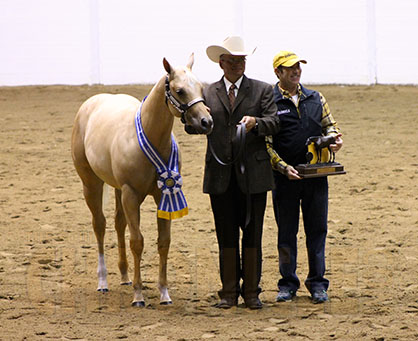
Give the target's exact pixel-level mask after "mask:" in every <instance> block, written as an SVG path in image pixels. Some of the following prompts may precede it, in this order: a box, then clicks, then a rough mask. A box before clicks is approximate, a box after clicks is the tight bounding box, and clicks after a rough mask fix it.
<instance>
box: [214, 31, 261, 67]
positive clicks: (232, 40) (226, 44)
mask: <svg viewBox="0 0 418 341" xmlns="http://www.w3.org/2000/svg"><path fill="white" fill-rule="evenodd" d="M255 49H256V47H255V48H254V49H253V50H249V51H246V50H245V49H244V41H243V40H242V38H241V37H238V36H232V37H228V38H226V39H225V40H224V41H223V42H222V46H219V45H211V46H209V47H208V48H207V49H206V54H207V55H208V57H209V59H210V60H211V61H213V62H215V63H219V57H220V56H221V55H223V54H231V55H233V56H250V55H252V54H253V53H254V51H255Z"/></svg>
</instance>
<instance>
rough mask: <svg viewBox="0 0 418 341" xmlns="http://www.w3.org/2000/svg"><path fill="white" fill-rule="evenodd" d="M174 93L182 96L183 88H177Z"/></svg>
mask: <svg viewBox="0 0 418 341" xmlns="http://www.w3.org/2000/svg"><path fill="white" fill-rule="evenodd" d="M176 94H177V95H179V96H182V95H184V90H183V89H177V90H176Z"/></svg>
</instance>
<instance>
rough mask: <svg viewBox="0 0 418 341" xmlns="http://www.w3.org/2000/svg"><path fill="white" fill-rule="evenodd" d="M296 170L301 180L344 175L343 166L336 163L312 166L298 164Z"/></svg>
mask: <svg viewBox="0 0 418 341" xmlns="http://www.w3.org/2000/svg"><path fill="white" fill-rule="evenodd" d="M295 168H296V170H297V171H298V172H299V176H300V177H301V178H317V177H321V176H328V175H339V174H345V173H346V171H344V166H343V165H342V164H340V163H338V162H328V163H314V164H309V163H306V164H300V165H297V166H296V167H295Z"/></svg>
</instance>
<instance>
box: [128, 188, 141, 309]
mask: <svg viewBox="0 0 418 341" xmlns="http://www.w3.org/2000/svg"><path fill="white" fill-rule="evenodd" d="M143 200H144V197H141V198H139V197H138V194H137V193H136V192H135V191H134V190H133V189H132V188H131V187H130V186H128V185H124V186H123V187H122V207H123V210H124V212H125V217H126V220H127V222H128V226H129V232H130V241H129V245H130V248H131V251H132V255H133V258H134V279H133V282H132V286H133V288H134V299H133V301H132V305H133V306H136V307H144V306H145V300H144V296H143V295H142V280H141V258H142V252H143V250H144V237H143V236H142V234H141V231H140V228H139V222H140V214H139V209H138V208H139V205H140V204H141V203H142V201H143Z"/></svg>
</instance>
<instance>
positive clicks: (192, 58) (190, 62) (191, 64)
mask: <svg viewBox="0 0 418 341" xmlns="http://www.w3.org/2000/svg"><path fill="white" fill-rule="evenodd" d="M193 63H194V53H193V52H192V54H191V55H190V57H189V61H188V62H187V65H186V66H187V67H188V68H189V69H190V70H191V69H192V67H193Z"/></svg>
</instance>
